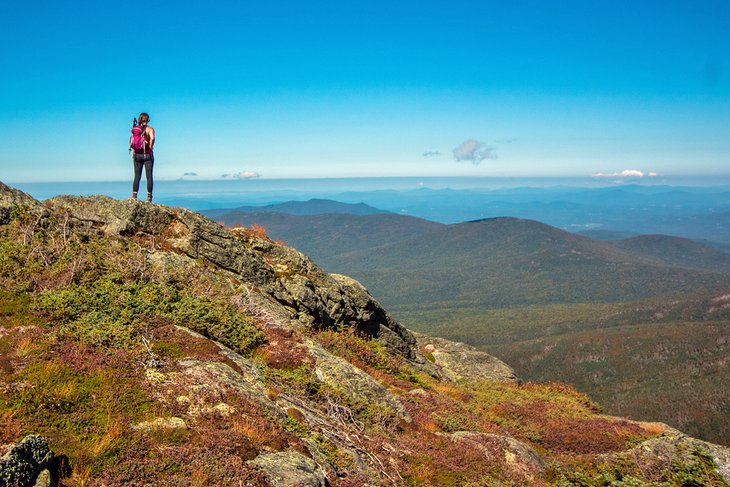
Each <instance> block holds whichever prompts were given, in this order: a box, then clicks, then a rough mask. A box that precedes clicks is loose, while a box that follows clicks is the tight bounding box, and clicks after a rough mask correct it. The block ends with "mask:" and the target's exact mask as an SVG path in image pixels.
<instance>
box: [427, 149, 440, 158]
mask: <svg viewBox="0 0 730 487" xmlns="http://www.w3.org/2000/svg"><path fill="white" fill-rule="evenodd" d="M440 155H441V152H439V151H437V150H427V151H426V152H424V153H423V157H433V156H440Z"/></svg>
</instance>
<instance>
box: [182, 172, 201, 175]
mask: <svg viewBox="0 0 730 487" xmlns="http://www.w3.org/2000/svg"><path fill="white" fill-rule="evenodd" d="M197 175H198V173H197V172H186V173H185V174H183V176H197Z"/></svg>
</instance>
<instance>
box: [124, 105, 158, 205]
mask: <svg viewBox="0 0 730 487" xmlns="http://www.w3.org/2000/svg"><path fill="white" fill-rule="evenodd" d="M149 122H150V116H149V115H147V114H146V113H144V112H142V113H140V114H139V124H138V123H137V119H136V118H135V119H134V122H132V136H131V137H130V138H129V149H130V150H131V151H133V154H132V161H133V163H134V182H133V183H132V197H131V199H133V200H136V199H137V191H139V181H140V179H142V168H144V171H145V177H146V178H147V202H149V203H151V202H152V167H153V166H154V165H155V154H154V152H153V149H154V147H155V129H153V128H152V127H150V126H149V125H148V124H149Z"/></svg>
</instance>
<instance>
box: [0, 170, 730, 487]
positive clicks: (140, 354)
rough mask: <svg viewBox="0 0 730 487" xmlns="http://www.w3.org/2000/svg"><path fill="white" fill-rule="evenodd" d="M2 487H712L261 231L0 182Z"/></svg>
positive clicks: (729, 455) (706, 449)
mask: <svg viewBox="0 0 730 487" xmlns="http://www.w3.org/2000/svg"><path fill="white" fill-rule="evenodd" d="M0 444H2V445H4V446H2V447H1V448H0V455H3V456H2V457H1V458H0V485H2V486H25V485H27V486H36V485H68V486H81V485H99V486H102V485H103V486H122V485H124V486H145V485H165V486H189V485H196V486H208V485H216V486H217V485H220V486H228V485H236V486H237V485H246V486H249V485H262V486H264V485H272V486H325V485H331V486H363V485H373V486H377V485H408V486H417V485H424V486H426V485H436V486H442V485H444V486H448V485H454V486H456V485H459V486H462V485H470V486H481V485H485V486H486V485H500V486H507V485H536V486H543V485H545V486H547V485H555V486H568V485H615V486H629V485H631V486H636V485H657V486H670V485H715V486H723V485H728V482H730V450H729V449H728V448H725V447H721V446H718V445H713V444H710V443H706V442H703V441H700V440H697V439H694V438H691V437H688V436H686V435H684V434H683V433H681V432H680V431H677V430H674V429H672V428H670V427H668V426H666V425H664V424H661V423H643V422H636V421H631V420H628V419H625V418H618V417H612V416H607V415H604V414H602V413H601V409H600V406H599V405H597V404H595V403H594V402H592V401H591V400H590V399H589V398H588V397H586V396H585V395H583V394H581V393H579V392H577V391H576V390H574V389H572V388H571V387H569V386H567V385H564V384H560V383H550V384H539V383H524V382H522V381H520V380H518V379H517V378H516V377H515V375H514V372H513V371H512V369H511V368H510V367H509V366H508V365H506V364H504V363H503V362H500V361H499V360H497V359H496V358H494V357H492V356H489V355H487V354H485V353H484V352H480V351H478V350H475V349H473V348H472V347H469V346H466V345H464V344H460V343H455V342H452V341H448V340H444V339H441V338H435V337H428V336H425V335H414V334H413V333H412V332H410V331H409V330H408V329H406V328H405V327H403V326H402V325H401V324H400V323H399V322H398V321H397V320H396V319H395V318H394V317H392V316H391V315H390V314H389V313H388V312H387V311H386V310H384V309H383V308H382V307H381V306H380V305H379V304H378V303H377V301H376V300H375V299H374V298H373V297H372V296H371V295H370V294H369V293H368V291H367V289H365V288H364V287H363V286H362V285H361V284H360V283H358V282H357V281H355V280H354V279H351V278H349V277H347V276H342V275H331V274H328V273H326V272H324V271H323V270H322V269H320V268H319V267H318V266H317V265H316V264H315V263H313V262H312V261H311V260H309V259H308V258H307V257H306V256H304V255H303V254H301V253H300V252H298V251H296V250H295V249H293V248H290V247H288V246H286V245H284V244H282V243H277V242H273V241H271V240H270V239H269V238H268V237H267V236H266V234H265V232H264V231H263V229H261V228H243V227H240V228H234V229H231V230H227V229H225V228H223V227H222V226H221V225H219V224H217V223H216V222H214V221H212V220H210V219H208V218H206V217H204V216H202V215H199V214H197V213H194V212H190V211H188V210H185V209H182V208H169V207H165V206H161V205H156V204H149V203H142V202H139V201H128V200H125V201H119V200H113V199H111V198H108V197H104V196H91V197H74V196H60V197H56V198H53V199H50V200H46V201H43V202H39V201H36V200H35V199H33V198H32V197H30V196H28V195H26V194H24V193H22V192H20V191H18V190H15V189H13V188H10V187H8V186H6V185H4V184H2V183H0Z"/></svg>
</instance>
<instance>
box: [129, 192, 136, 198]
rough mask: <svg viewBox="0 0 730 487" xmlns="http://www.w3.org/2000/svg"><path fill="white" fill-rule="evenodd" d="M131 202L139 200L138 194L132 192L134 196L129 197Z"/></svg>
mask: <svg viewBox="0 0 730 487" xmlns="http://www.w3.org/2000/svg"><path fill="white" fill-rule="evenodd" d="M129 199H130V200H136V199H137V192H136V191H132V196H130V197H129Z"/></svg>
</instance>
